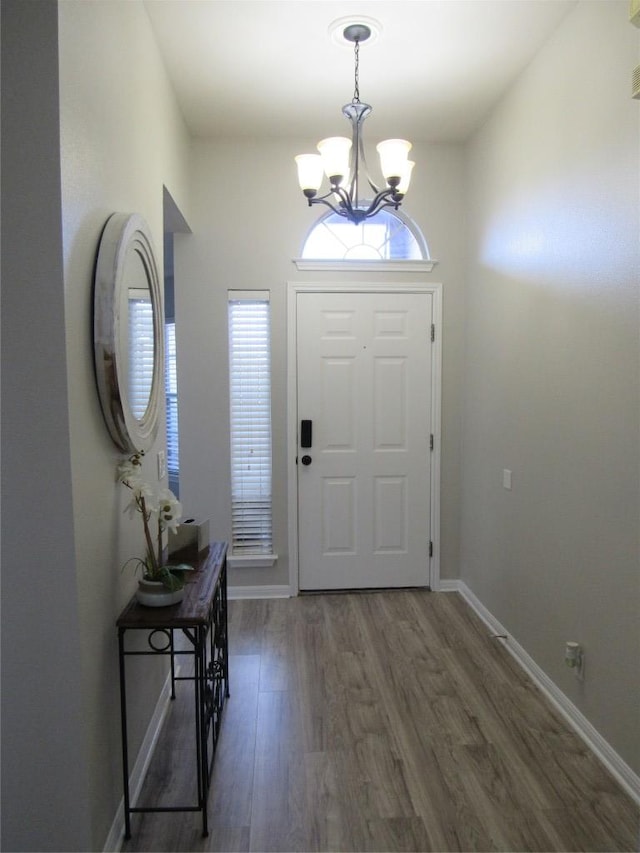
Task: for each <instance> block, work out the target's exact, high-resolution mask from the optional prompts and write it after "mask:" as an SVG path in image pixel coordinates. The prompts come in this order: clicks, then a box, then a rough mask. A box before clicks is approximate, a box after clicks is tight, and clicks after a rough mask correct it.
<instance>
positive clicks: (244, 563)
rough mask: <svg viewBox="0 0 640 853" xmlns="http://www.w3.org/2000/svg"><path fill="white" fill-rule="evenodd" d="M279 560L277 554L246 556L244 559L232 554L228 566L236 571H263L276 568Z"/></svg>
mask: <svg viewBox="0 0 640 853" xmlns="http://www.w3.org/2000/svg"><path fill="white" fill-rule="evenodd" d="M277 559H278V555H277V554H244V555H243V556H242V557H238V556H235V557H234V555H233V554H230V555H229V556H228V557H227V565H228V566H229V568H234V569H261V568H269V566H274V565H275V564H276V561H277Z"/></svg>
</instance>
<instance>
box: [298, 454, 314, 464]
mask: <svg viewBox="0 0 640 853" xmlns="http://www.w3.org/2000/svg"><path fill="white" fill-rule="evenodd" d="M300 461H301V462H302V464H303V465H311V462H312V459H311V457H310V456H306V455H305V456H303V457H302V459H301V460H300Z"/></svg>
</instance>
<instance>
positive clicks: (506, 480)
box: [502, 468, 511, 491]
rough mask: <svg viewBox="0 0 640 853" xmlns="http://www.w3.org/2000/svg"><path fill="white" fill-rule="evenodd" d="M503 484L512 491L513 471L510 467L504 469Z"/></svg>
mask: <svg viewBox="0 0 640 853" xmlns="http://www.w3.org/2000/svg"><path fill="white" fill-rule="evenodd" d="M502 485H503V486H504V488H505V489H508V490H509V491H511V471H510V470H509V469H508V468H503V469H502Z"/></svg>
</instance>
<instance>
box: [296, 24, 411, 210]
mask: <svg viewBox="0 0 640 853" xmlns="http://www.w3.org/2000/svg"><path fill="white" fill-rule="evenodd" d="M370 35H371V29H370V27H368V26H367V25H366V24H361V23H357V24H350V25H349V26H347V27H345V29H344V30H343V37H344V38H345V39H346V40H347V41H350V42H353V45H354V61H355V74H354V78H355V88H354V92H353V98H352V99H351V103H350V104H345V106H344V107H343V108H342V113H343V115H345V116H346V117H347V118H348V119H349V121H350V122H351V139H347V137H346V136H332V137H330V138H329V139H323V140H322V141H321V142H319V143H318V146H317V148H318V151H319V152H320V153H319V154H299V155H298V156H297V157H296V158H295V160H296V164H297V166H298V182H299V184H300V189H301V190H302V192H303V193H304V195H305V196H306V198H307V200H308V202H309V207H311V205H312V204H325V205H326V206H327V207H330V208H331V210H333V211H334V213H337V214H339V215H340V216H344V217H345V218H346V219H348V220H349V221H350V222H354V223H355V224H357V223H359V222H362V221H363V220H364V219H368V218H369V217H371V216H375V215H376V213H378V212H379V211H380V210H382V208H384V207H393V208H394V209H395V210H397V209H398V208H399V207H400V204H401V202H402V199H403V198H404V195H405V193H406V191H407V189H408V188H409V181H410V179H411V170H412V169H413V167H414V165H415V164H414V163H413V161H411V160H409V159H408V155H409V151H410V150H411V143H410V142H407V140H406V139H385V140H384V141H383V142H379V143H378V145H377V146H376V150H377V151H378V155H379V157H380V168H381V171H382V174H383V176H384V179H385V181H386V184H387V185H386V187H385V188H384V189H379V188H378V187H377V186H376V185H375V184H374V182H373V181H372V180H371V178H370V176H369V171H368V169H367V161H366V159H365V154H364V141H363V138H362V125H363V124H364V120H365V119H366V117H367V116H368V115H369V114H370V113H371V111H372V109H373V108H372V107H371V106H370V105H369V104H363V103H361V102H360V89H359V79H358V72H359V61H360V56H359V54H360V43H361V42H364V41H366V40H367V39H368V38H369V36H370ZM360 165H362V167H363V171H364V174H365V177H366V182H367V185H368V186H369V188H370V189H371V190H372V191H373V192H374V193H375V196H374V199H373V201H371V202H369V201H363V199H362V197H361V195H360V174H359V169H360ZM323 174H325V175H326V176H327V178H328V179H329V184H330V187H331V188H330V190H329V192H327V193H326V194H325V195H321V196H318V191H319V190H320V187H321V185H322V178H323Z"/></svg>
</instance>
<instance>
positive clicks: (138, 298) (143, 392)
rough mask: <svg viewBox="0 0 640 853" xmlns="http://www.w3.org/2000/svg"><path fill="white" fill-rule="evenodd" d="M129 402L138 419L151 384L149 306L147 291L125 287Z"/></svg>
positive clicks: (150, 313) (151, 329) (151, 327)
mask: <svg viewBox="0 0 640 853" xmlns="http://www.w3.org/2000/svg"><path fill="white" fill-rule="evenodd" d="M128 303H129V389H128V390H129V404H130V406H131V411H132V412H133V415H134V417H136V418H137V419H138V420H141V419H142V418H143V417H144V413H145V412H146V411H147V406H148V405H149V398H150V396H151V385H152V383H153V353H154V348H153V307H152V305H151V298H150V296H149V291H148V290H147V291H144V290H133V289H130V290H129V299H128Z"/></svg>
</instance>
